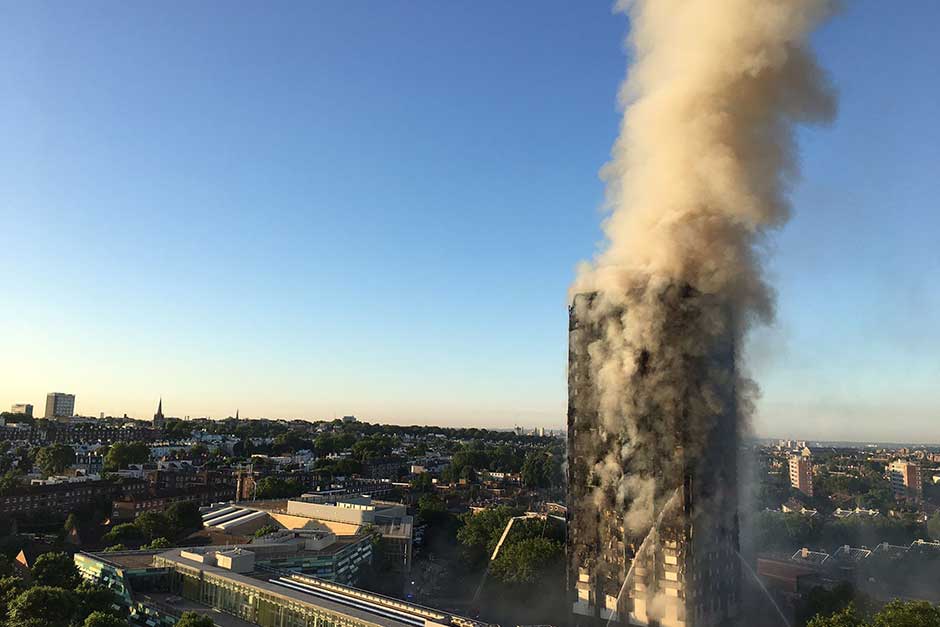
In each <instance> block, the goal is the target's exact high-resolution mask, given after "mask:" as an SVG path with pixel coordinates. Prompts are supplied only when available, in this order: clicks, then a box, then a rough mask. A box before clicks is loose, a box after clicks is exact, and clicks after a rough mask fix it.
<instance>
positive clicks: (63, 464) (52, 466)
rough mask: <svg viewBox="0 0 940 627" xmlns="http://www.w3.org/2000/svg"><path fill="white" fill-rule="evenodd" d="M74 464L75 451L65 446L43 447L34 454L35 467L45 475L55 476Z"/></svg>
mask: <svg viewBox="0 0 940 627" xmlns="http://www.w3.org/2000/svg"><path fill="white" fill-rule="evenodd" d="M74 463H75V449H73V448H72V447H71V446H67V445H65V444H52V445H51V446H44V447H42V448H41V449H39V451H37V453H36V466H38V467H39V469H40V470H41V471H42V472H43V473H44V474H45V475H47V476H48V475H57V474H59V473H61V472H62V471H64V470H65V469H66V468H68V467H69V466H71V465H72V464H74Z"/></svg>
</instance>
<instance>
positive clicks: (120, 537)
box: [103, 523, 144, 544]
mask: <svg viewBox="0 0 940 627" xmlns="http://www.w3.org/2000/svg"><path fill="white" fill-rule="evenodd" d="M103 539H104V541H105V543H106V544H136V543H138V542H140V541H141V540H143V539H144V534H143V533H142V532H141V530H140V527H138V526H137V525H135V524H134V523H121V524H120V525H115V526H114V527H113V528H112V529H111V531H109V532H108V533H106V534H104V538H103Z"/></svg>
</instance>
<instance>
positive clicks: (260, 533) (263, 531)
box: [252, 525, 280, 538]
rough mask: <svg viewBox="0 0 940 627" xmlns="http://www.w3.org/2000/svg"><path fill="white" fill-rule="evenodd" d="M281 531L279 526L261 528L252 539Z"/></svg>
mask: <svg viewBox="0 0 940 627" xmlns="http://www.w3.org/2000/svg"><path fill="white" fill-rule="evenodd" d="M279 529H280V527H279V526H277V525H265V526H264V527H261V528H260V529H258V530H256V531H255V532H254V534H252V537H255V538H260V537H262V536H266V535H268V534H269V533H274V532H275V531H277V530H279Z"/></svg>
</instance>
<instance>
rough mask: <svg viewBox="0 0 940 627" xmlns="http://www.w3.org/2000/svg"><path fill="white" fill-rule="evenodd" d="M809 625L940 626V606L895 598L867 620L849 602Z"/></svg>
mask: <svg viewBox="0 0 940 627" xmlns="http://www.w3.org/2000/svg"><path fill="white" fill-rule="evenodd" d="M807 627H940V608H938V607H937V606H935V605H932V604H930V603H928V602H927V601H900V600H897V599H895V600H894V601H891V602H890V603H888V604H887V605H885V606H884V607H883V608H881V610H880V611H878V612H877V613H876V614H875V615H874V616H872V617H871V620H868V621H866V620H864V619H863V618H862V616H861V615H860V614H859V612H858V611H857V610H856V609H855V606H854V605H853V604H849V605H848V606H847V607H845V608H843V609H841V610H839V611H838V612H836V613H834V614H830V615H828V616H827V615H825V614H820V615H818V616H816V617H815V618H813V619H812V620H811V621H809V622H808V623H807Z"/></svg>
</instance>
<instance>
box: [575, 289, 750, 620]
mask: <svg viewBox="0 0 940 627" xmlns="http://www.w3.org/2000/svg"><path fill="white" fill-rule="evenodd" d="M727 311H728V308H727V307H724V306H722V305H721V304H720V303H718V302H715V301H714V300H713V299H710V298H708V297H704V296H701V295H699V294H697V293H695V292H694V291H693V290H691V289H689V288H680V287H676V286H668V287H665V288H658V289H656V290H655V291H653V289H652V288H648V287H647V288H644V289H643V290H642V291H641V292H638V293H631V294H628V295H626V297H625V298H623V299H620V301H619V302H617V303H612V302H609V301H608V300H607V299H605V298H604V297H602V296H601V295H598V294H581V295H578V296H577V297H576V298H575V299H574V301H573V303H572V305H571V308H570V317H569V357H568V473H569V476H568V486H569V487H568V490H569V494H568V512H569V521H568V545H567V546H568V549H567V550H568V555H567V561H568V565H567V568H568V594H569V599H570V602H571V610H572V615H571V621H570V624H571V625H573V626H583V627H596V626H597V625H598V624H601V623H605V624H606V623H608V622H610V623H619V624H623V625H651V626H659V627H693V626H694V627H712V626H720V625H730V624H733V621H734V618H735V616H736V614H737V607H738V595H739V591H738V584H739V580H740V563H739V560H738V557H737V550H738V521H737V497H736V494H737V492H736V490H737V487H736V470H737V468H736V465H737V464H736V459H737V452H738V446H737V442H738V433H739V427H738V425H739V418H738V408H737V401H736V397H737V395H736V389H735V388H736V383H735V382H736V380H737V373H736V371H735V359H734V341H733V339H732V338H733V337H734V333H733V331H732V328H733V327H732V321H731V320H730V319H729V316H728V315H727ZM631 312H632V315H631ZM650 321H654V322H652V323H651V322H650ZM638 324H642V325H646V328H644V329H642V332H640V333H632V332H631V331H632V330H635V329H631V328H630V327H631V325H638ZM618 352H619V353H620V355H619V356H618V355H617V353H618ZM618 377H620V378H618Z"/></svg>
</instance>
